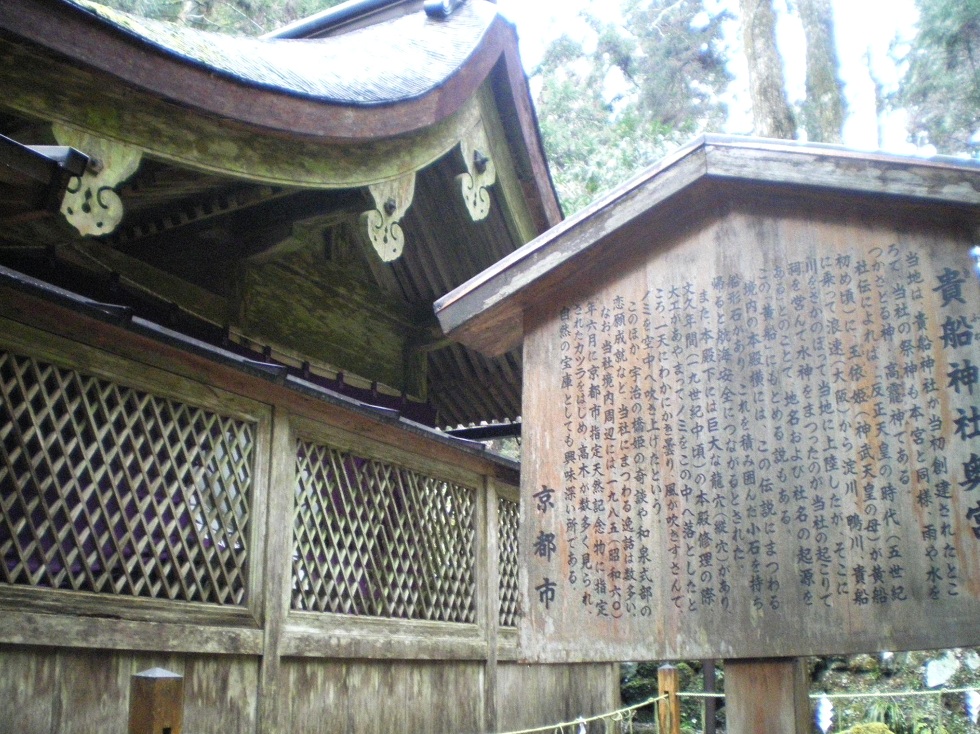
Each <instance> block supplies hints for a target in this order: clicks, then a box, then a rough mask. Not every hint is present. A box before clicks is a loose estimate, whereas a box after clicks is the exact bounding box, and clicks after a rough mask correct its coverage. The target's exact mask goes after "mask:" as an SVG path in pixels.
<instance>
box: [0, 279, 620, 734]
mask: <svg viewBox="0 0 980 734" xmlns="http://www.w3.org/2000/svg"><path fill="white" fill-rule="evenodd" d="M3 353H8V354H16V355H21V356H22V357H23V358H24V359H32V360H35V362H37V363H45V364H48V363H50V364H52V365H55V366H56V367H57V368H59V369H61V370H64V371H65V373H66V374H67V373H68V372H70V371H73V373H77V374H84V375H92V376H94V377H95V378H98V379H99V380H102V381H103V382H100V383H98V385H104V384H111V385H122V386H124V387H125V388H126V389H131V390H134V391H137V392H139V391H145V393H146V394H149V395H151V396H156V397H158V398H159V399H160V400H171V401H175V404H176V405H178V406H180V405H190V406H192V407H195V408H200V409H202V410H205V409H206V410H209V411H212V412H213V413H215V414H217V415H220V416H231V417H233V418H234V419H235V420H236V421H240V422H244V423H247V424H248V425H250V426H252V430H253V432H254V446H253V449H252V450H253V451H254V453H253V455H252V459H251V465H250V469H249V471H248V474H249V477H250V482H251V484H250V485H249V486H250V490H249V492H250V496H249V497H248V498H247V501H248V505H247V518H248V519H247V526H246V527H245V528H244V530H243V532H242V534H241V538H242V541H241V542H243V543H244V544H245V547H246V548H247V558H246V561H245V566H244V567H245V572H244V573H245V576H246V578H245V580H244V582H243V583H244V586H243V589H244V591H243V592H242V593H243V596H242V601H241V602H239V603H231V604H219V603H203V602H198V601H182V600H174V599H172V598H165V597H163V596H158V597H157V598H152V597H148V596H145V595H140V594H129V595H126V596H124V595H118V594H113V593H106V592H105V591H104V590H103V591H100V592H96V591H91V590H73V589H71V588H57V589H56V588H42V587H39V586H36V585H34V586H32V585H30V584H26V583H17V584H10V583H3V581H2V579H3V578H4V577H3V576H0V700H3V701H5V702H6V704H5V706H4V709H5V714H4V716H2V717H0V734H7V732H10V733H11V734H13V733H14V732H17V733H20V732H51V733H52V734H54V732H92V731H124V730H125V729H126V719H127V712H128V710H129V686H130V678H131V676H132V675H133V674H134V673H137V672H139V671H141V670H145V669H148V668H152V667H163V668H166V669H168V670H171V671H174V672H176V673H179V674H181V675H183V676H184V679H185V681H184V696H185V713H184V731H186V732H189V733H191V734H193V733H194V732H210V731H220V732H249V733H251V732H338V731H344V732H378V733H379V734H380V733H382V732H390V731H406V732H412V731H417V732H478V731H497V730H500V729H501V728H503V727H511V728H516V727H520V726H528V725H531V724H533V723H543V722H548V721H558V720H561V719H563V718H567V716H568V715H569V714H570V713H572V712H574V715H579V714H582V713H586V714H589V713H595V712H598V711H600V710H609V709H612V708H614V707H615V706H616V705H617V703H618V688H617V685H618V681H617V676H616V671H615V668H614V666H609V665H597V666H589V665H586V666H565V665H557V666H531V667H528V666H522V665H518V664H516V663H515V662H513V661H515V660H516V659H517V658H519V655H520V653H519V650H518V647H517V638H516V631H515V630H514V629H513V628H501V627H500V623H499V612H498V610H499V607H500V604H499V599H498V589H499V584H498V577H499V574H498V563H499V559H498V552H499V549H498V528H497V526H496V523H497V515H498V512H497V510H498V497H503V498H505V499H507V500H508V501H510V502H514V501H517V499H518V489H517V485H516V480H517V477H516V472H514V471H513V468H512V467H510V466H509V465H507V464H506V463H502V462H500V461H497V460H495V459H494V458H492V457H489V456H487V455H485V454H484V453H483V452H481V451H478V450H474V449H472V448H467V447H466V446H465V444H463V443H462V442H452V441H448V440H445V439H443V438H439V437H437V436H435V435H434V434H432V435H430V434H428V433H427V432H425V431H422V430H410V429H409V428H406V427H405V426H403V425H401V424H399V423H398V422H397V421H395V420H393V419H391V418H389V417H385V416H383V415H380V414H379V415H378V416H377V417H375V416H373V415H370V414H369V411H365V410H354V409H348V408H344V407H343V406H340V405H337V404H334V403H331V402H329V401H324V400H318V399H317V398H316V397H315V396H312V395H308V394H302V393H301V392H299V391H297V390H294V389H290V388H289V387H287V386H285V385H282V384H277V383H275V382H273V381H270V380H268V379H264V378H262V377H260V376H256V375H252V374H247V373H245V372H243V371H241V370H236V369H234V368H232V367H229V366H227V365H224V364H220V363H218V362H216V361H214V360H209V359H207V358H206V357H205V356H201V355H200V354H195V353H193V352H190V351H186V350H184V349H181V348H179V347H178V346H175V345H172V344H168V343H165V342H164V341H162V340H159V339H152V338H149V337H148V336H147V335H146V334H140V333H135V332H134V331H133V330H132V329H127V328H124V327H121V326H117V325H113V324H111V323H107V322H106V321H102V320H98V319H94V318H90V317H88V316H85V315H82V314H80V313H78V312H77V311H73V310H72V309H68V308H64V307H62V306H61V305H57V304H54V303H52V302H50V301H48V300H45V299H41V298H38V297H35V296H33V295H31V294H27V293H25V292H23V291H17V290H12V289H5V288H4V289H0V356H2V355H3ZM45 389H48V388H45ZM92 389H93V390H94V389H95V388H92ZM139 394H143V393H142V392H140V393H139ZM0 408H3V409H2V410H0V432H2V428H3V425H4V421H5V420H7V421H8V424H9V423H10V419H7V418H5V414H6V413H7V412H9V410H10V409H12V408H11V406H0ZM120 430H121V429H120ZM114 435H115V434H114ZM3 440H4V439H3V436H2V435H0V442H2V441H3ZM52 440H53V441H54V442H55V443H57V441H58V440H62V441H63V442H65V443H66V445H67V444H70V443H71V441H70V440H69V439H64V438H62V439H57V438H55V439H52ZM107 440H108V439H107ZM301 440H307V441H312V442H314V443H317V442H322V443H323V444H324V445H327V446H329V447H330V448H331V449H332V450H335V451H337V452H346V453H342V455H343V456H348V457H353V458H349V461H350V462H351V464H352V465H354V464H356V465H357V466H370V467H378V466H380V467H382V468H384V467H394V469H392V470H391V471H392V472H395V473H397V472H402V473H401V474H398V477H399V478H398V481H400V482H409V483H411V482H418V483H422V482H423V480H425V478H427V477H428V478H433V481H435V482H436V484H437V485H438V486H439V487H441V486H442V484H440V483H449V484H451V486H452V487H456V488H458V489H456V490H453V491H456V492H457V494H458V493H464V494H465V493H470V494H471V495H472V497H473V504H472V513H471V515H470V516H469V517H471V518H472V523H473V535H472V539H470V537H469V536H466V537H464V538H463V540H464V541H466V542H470V541H471V545H472V552H473V559H474V560H473V569H472V578H473V594H472V614H471V617H472V621H471V622H444V621H438V619H425V618H397V619H396V618H382V617H378V616H366V615H358V614H335V613H324V612H317V611H300V610H298V609H295V608H294V605H295V601H294V600H293V599H292V596H293V586H294V581H295V577H294V571H293V568H294V564H295V559H296V555H297V553H298V552H299V551H297V550H296V547H295V545H294V530H293V529H294V527H295V522H296V520H295V506H294V505H295V503H296V498H297V496H298V490H297V482H298V477H297V472H298V469H297V450H298V449H297V446H298V441H301ZM79 441H81V439H79ZM72 445H73V444H72ZM5 450H6V449H5ZM65 451H66V453H68V452H69V451H70V447H68V448H66V449H65ZM154 451H159V449H154ZM42 459H45V460H47V459H50V457H48V456H47V455H45V456H44V457H42ZM39 460H40V459H39ZM370 462H375V463H374V464H371V463H370ZM229 471H230V470H229ZM235 471H244V469H235ZM3 472H4V464H3V463H0V501H3V502H6V501H7V500H8V499H9V497H10V495H11V492H14V493H16V492H17V491H18V486H17V485H16V483H15V479H14V478H13V475H12V473H11V472H10V471H8V472H7V473H6V474H4V473H3ZM107 476H108V475H107ZM78 481H79V482H80V481H81V480H78ZM105 481H108V480H105ZM392 481H394V480H392ZM425 481H428V480H425ZM385 486H388V485H385ZM426 486H428V485H426ZM99 491H102V490H101V489H99ZM114 491H115V490H114ZM399 491H401V490H399ZM404 491H405V492H406V493H407V491H408V490H407V489H406V490H404ZM90 496H92V497H94V494H93V495H90ZM405 496H406V497H407V496H408V494H406V495H405ZM420 496H426V495H420ZM446 496H447V497H449V498H450V499H451V498H452V497H453V496H455V495H446ZM99 501H100V502H102V503H103V504H105V502H106V501H107V500H105V499H104V498H103V499H100V500H99ZM91 502H92V503H94V502H95V500H94V499H92V500H91ZM81 504H86V501H82V502H81ZM93 506H94V504H93ZM7 507H8V505H7V504H0V510H2V511H5V512H6V511H7V510H6V508H7ZM87 511H88V510H86V512H87ZM103 511H105V510H104V508H103ZM93 512H94V511H93ZM243 512H244V511H243ZM243 516H244V515H243ZM209 517H212V518H213V517H214V516H209ZM222 517H224V516H222ZM2 520H3V518H0V548H2V547H3V544H4V542H7V543H8V547H10V537H9V536H10V535H11V533H10V531H9V530H5V529H4V528H5V527H9V525H10V524H9V523H8V525H7V526H4V524H3V521H2ZM49 520H50V519H49ZM464 520H466V518H465V517H463V516H460V517H458V518H457V517H456V516H454V517H453V518H452V522H453V523H455V522H457V521H459V522H462V521H464ZM223 521H224V522H230V520H223ZM128 522H130V523H134V522H135V521H134V520H133V518H132V517H130V519H129V520H128ZM208 522H209V523H211V522H217V520H214V519H212V520H209V521H208ZM324 522H326V519H325V520H324ZM427 522H432V523H433V524H432V525H431V527H432V528H435V529H438V528H440V527H442V525H440V524H439V522H441V520H436V521H427ZM70 531H71V532H72V533H73V534H74V533H75V532H76V530H75V529H73V528H70ZM148 532H149V531H148ZM174 532H180V533H184V532H187V531H186V529H184V530H181V529H179V528H178V529H177V530H175V531H174ZM5 535H6V536H7V537H5ZM188 537H190V536H188ZM14 542H15V543H17V542H24V543H26V542H27V541H20V540H15V541H14ZM188 542H190V541H188ZM77 543H78V545H80V546H81V545H83V544H84V543H83V541H82V540H77ZM37 544H38V545H40V541H37ZM157 544H159V541H158V543H157ZM153 547H154V551H153V552H157V550H156V546H153ZM402 547H404V546H402ZM144 548H145V549H146V552H149V546H144ZM21 550H23V549H21ZM24 553H26V551H24ZM0 556H2V554H0ZM222 558H224V556H222ZM6 562H7V561H6V560H5V559H4V558H3V557H0V563H6ZM328 562H329V557H328ZM0 571H3V569H0ZM134 583H135V582H134ZM137 586H138V584H137ZM140 588H143V587H140ZM191 591H193V589H191ZM160 593H161V594H162V592H160ZM454 593H456V592H454ZM449 598H450V599H451V602H452V604H455V605H456V606H455V607H453V608H454V609H455V608H456V607H459V605H460V604H462V607H460V608H461V609H463V613H464V614H470V612H467V611H466V609H468V607H466V604H465V603H464V602H465V599H464V601H460V599H459V598H457V597H456V596H452V595H450V597H449ZM447 603H448V602H447ZM406 608H409V609H413V608H414V607H411V605H409V606H408V607H406ZM440 613H441V612H440ZM410 616H411V614H408V613H406V617H410Z"/></svg>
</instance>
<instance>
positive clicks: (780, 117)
mask: <svg viewBox="0 0 980 734" xmlns="http://www.w3.org/2000/svg"><path fill="white" fill-rule="evenodd" d="M738 5H739V10H740V12H741V15H742V43H743V46H744V48H745V56H746V58H747V60H748V64H749V98H750V99H751V100H752V120H753V123H754V132H755V134H756V135H761V136H762V137H766V138H788V139H792V138H795V137H796V120H795V119H794V118H793V112H792V110H790V106H789V101H788V100H787V97H786V80H785V77H784V75H783V60H782V57H781V56H780V55H779V49H778V47H777V46H776V11H775V9H774V8H773V4H772V0H739V2H738Z"/></svg>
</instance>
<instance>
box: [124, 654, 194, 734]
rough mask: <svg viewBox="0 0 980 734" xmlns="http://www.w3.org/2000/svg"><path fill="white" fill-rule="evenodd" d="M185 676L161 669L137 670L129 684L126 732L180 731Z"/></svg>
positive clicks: (158, 733) (177, 733)
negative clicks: (139, 671) (127, 730)
mask: <svg viewBox="0 0 980 734" xmlns="http://www.w3.org/2000/svg"><path fill="white" fill-rule="evenodd" d="M183 725H184V677H183V676H182V675H178V674H177V673H171V672H170V671H169V670H164V669H163V668H151V669H150V670H144V671H143V672H142V673H136V674H135V675H134V676H133V677H132V678H131V679H130V684H129V734H180V732H181V728H182V727H183Z"/></svg>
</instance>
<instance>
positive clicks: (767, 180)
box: [435, 135, 980, 355]
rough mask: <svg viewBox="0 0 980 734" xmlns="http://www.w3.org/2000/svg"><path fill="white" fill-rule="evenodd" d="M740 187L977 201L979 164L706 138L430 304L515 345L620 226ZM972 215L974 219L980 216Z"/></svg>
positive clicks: (459, 325) (486, 344)
mask: <svg viewBox="0 0 980 734" xmlns="http://www.w3.org/2000/svg"><path fill="white" fill-rule="evenodd" d="M747 185H765V186H769V187H775V188H776V189H778V190H780V191H782V192H796V193H797V194H799V195H802V196H808V195H815V194H817V193H832V194H836V195H846V196H854V197H857V196H862V197H876V198H879V199H882V198H883V199H886V200H904V201H910V202H920V203H932V204H945V205H952V206H955V207H965V208H968V209H969V208H974V209H975V208H976V207H980V166H978V165H977V164H975V163H973V162H969V161H963V160H959V159H953V158H932V159H923V158H911V157H904V156H895V155H887V154H881V153H865V152H859V151H852V150H847V149H844V148H841V147H838V146H828V145H813V144H799V143H793V142H786V141H776V140H765V139H757V138H742V137H730V136H716V135H708V136H704V137H701V138H698V139H697V140H695V141H694V142H692V143H691V144H690V145H688V146H687V147H685V148H683V149H681V150H679V151H677V152H676V153H675V154H673V155H672V156H669V157H667V158H665V159H664V160H663V161H661V162H660V163H659V164H656V165H654V166H653V167H651V168H649V169H647V170H646V171H645V172H643V173H642V174H640V175H639V176H638V177H636V178H635V179H633V180H631V181H629V182H628V183H626V184H624V185H623V186H621V187H620V188H618V189H616V190H614V191H612V192H611V193H610V194H609V195H607V196H606V197H604V198H603V199H601V200H599V201H597V202H596V203H594V204H593V205H591V206H589V207H587V208H586V209H584V210H583V211H581V212H579V213H578V214H577V215H575V216H574V217H571V218H569V219H567V220H565V221H564V222H562V223H561V224H559V225H558V226H556V227H554V228H553V229H551V230H549V231H548V232H545V233H544V234H542V235H540V236H539V237H537V238H536V239H535V240H533V241H531V242H529V243H528V244H526V245H525V246H523V247H521V248H520V249H518V250H516V251H515V252H513V253H512V254H511V255H509V256H508V257H506V258H504V259H502V260H500V261H499V262H498V263H496V264H495V265H494V266H493V267H491V268H488V269H487V270H485V271H484V272H483V273H481V274H480V275H478V276H476V277H474V278H472V279H470V280H469V281H467V282H466V283H464V284H463V285H461V286H459V287H458V288H456V289H454V290H453V291H451V292H449V293H447V294H446V295H445V296H443V297H442V298H440V299H439V300H437V301H436V303H435V312H436V316H437V317H438V319H439V322H440V325H441V326H442V329H443V331H444V332H445V333H446V334H447V336H448V337H449V338H451V339H453V340H455V341H458V342H460V343H462V344H464V345H466V346H468V347H471V348H473V349H476V350H478V351H480V352H482V353H484V354H487V355H497V354H502V353H504V352H506V351H508V350H511V349H514V348H515V347H516V346H518V345H519V344H520V343H521V340H522V339H523V335H524V323H523V316H524V311H525V309H526V308H527V307H528V306H529V305H530V304H532V303H534V302H539V301H540V300H541V299H542V298H544V297H546V296H547V294H548V293H549V292H551V291H553V290H554V289H556V288H557V287H558V286H560V285H561V284H562V283H564V282H566V281H567V280H568V279H569V278H572V277H574V278H576V279H587V278H588V276H589V275H590V274H596V273H598V272H599V271H601V270H603V269H608V267H609V266H608V263H605V264H603V260H602V258H603V255H604V251H605V248H606V246H607V245H608V244H609V243H611V242H613V241H614V240H615V239H616V234H617V233H618V232H619V231H621V230H623V229H624V228H628V227H635V226H637V225H638V224H646V225H649V226H653V227H673V226H675V221H676V219H677V218H678V217H687V218H698V217H701V218H704V217H706V216H708V215H709V213H711V212H712V211H715V210H716V209H717V206H716V204H717V200H718V199H719V198H721V197H722V196H723V192H725V191H727V190H731V189H733V188H734V187H739V186H747ZM973 216H974V217H975V218H980V212H978V211H974V212H973ZM614 254H615V253H614Z"/></svg>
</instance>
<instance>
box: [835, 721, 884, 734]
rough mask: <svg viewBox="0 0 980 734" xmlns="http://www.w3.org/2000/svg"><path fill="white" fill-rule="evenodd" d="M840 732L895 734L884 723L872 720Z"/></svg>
mask: <svg viewBox="0 0 980 734" xmlns="http://www.w3.org/2000/svg"><path fill="white" fill-rule="evenodd" d="M841 734H896V732H893V731H892V730H891V729H889V728H888V727H887V726H885V725H884V724H881V723H878V722H874V723H870V724H857V725H855V726H852V727H851V728H850V729H847V730H845V731H843V732H841Z"/></svg>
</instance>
